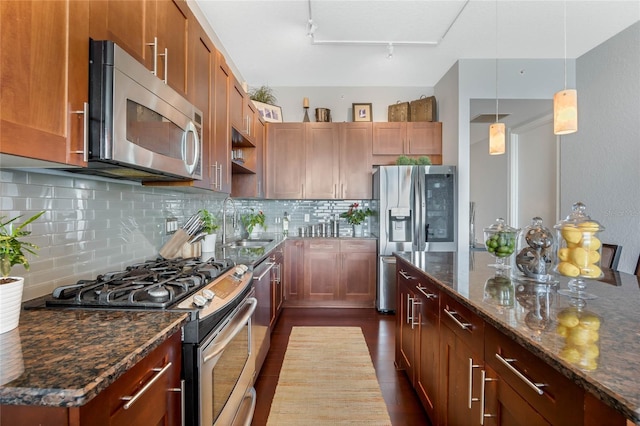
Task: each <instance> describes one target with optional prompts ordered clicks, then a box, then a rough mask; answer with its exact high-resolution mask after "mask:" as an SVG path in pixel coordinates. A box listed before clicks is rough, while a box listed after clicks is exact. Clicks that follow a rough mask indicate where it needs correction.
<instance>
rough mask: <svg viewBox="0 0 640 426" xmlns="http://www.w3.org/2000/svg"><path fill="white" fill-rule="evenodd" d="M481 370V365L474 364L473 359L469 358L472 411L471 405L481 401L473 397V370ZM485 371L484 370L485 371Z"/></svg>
mask: <svg viewBox="0 0 640 426" xmlns="http://www.w3.org/2000/svg"><path fill="white" fill-rule="evenodd" d="M474 368H480V365H478V364H474V363H473V358H469V398H468V399H469V404H468V405H469V409H471V403H473V402H476V401H480V398H474V397H473V369H474ZM483 371H484V370H483Z"/></svg>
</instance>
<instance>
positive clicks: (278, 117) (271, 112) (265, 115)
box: [252, 101, 282, 123]
mask: <svg viewBox="0 0 640 426" xmlns="http://www.w3.org/2000/svg"><path fill="white" fill-rule="evenodd" d="M252 102H253V104H254V105H255V106H256V108H257V109H258V113H259V114H260V117H262V119H263V120H264V121H266V122H269V123H282V108H281V107H279V106H277V105H270V104H265V103H264V102H258V101H252Z"/></svg>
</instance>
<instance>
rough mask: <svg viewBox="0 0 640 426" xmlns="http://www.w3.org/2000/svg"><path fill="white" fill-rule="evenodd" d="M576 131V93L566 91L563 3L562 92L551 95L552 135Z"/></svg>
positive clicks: (565, 29) (565, 31)
mask: <svg viewBox="0 0 640 426" xmlns="http://www.w3.org/2000/svg"><path fill="white" fill-rule="evenodd" d="M577 131H578V92H577V91H576V90H575V89H567V2H566V0H565V2H564V90H561V91H559V92H557V93H556V94H555V95H553V133H554V134H556V135H568V134H570V133H575V132H577Z"/></svg>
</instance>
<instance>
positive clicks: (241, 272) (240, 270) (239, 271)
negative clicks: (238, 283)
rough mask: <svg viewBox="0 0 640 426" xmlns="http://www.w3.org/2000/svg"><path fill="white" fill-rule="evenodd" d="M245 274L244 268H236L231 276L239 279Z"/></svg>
mask: <svg viewBox="0 0 640 426" xmlns="http://www.w3.org/2000/svg"><path fill="white" fill-rule="evenodd" d="M245 272H246V271H245V270H244V268H242V267H240V266H236V269H235V271H234V273H233V274H234V275H235V276H237V277H241V276H243V275H244V273H245Z"/></svg>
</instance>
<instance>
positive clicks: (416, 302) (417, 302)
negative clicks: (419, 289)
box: [411, 297, 422, 330]
mask: <svg viewBox="0 0 640 426" xmlns="http://www.w3.org/2000/svg"><path fill="white" fill-rule="evenodd" d="M416 305H417V306H420V305H422V301H421V300H420V299H416V298H415V297H412V298H411V329H412V330H413V329H414V328H415V327H416V326H417V325H418V324H419V323H418V322H416V315H415V313H414V312H413V308H414V307H415V306H416Z"/></svg>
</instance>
